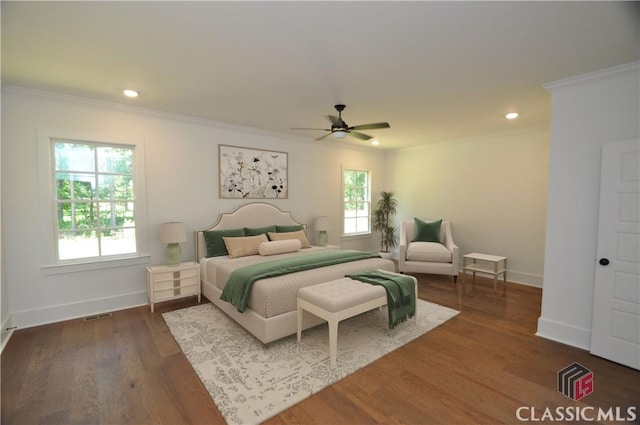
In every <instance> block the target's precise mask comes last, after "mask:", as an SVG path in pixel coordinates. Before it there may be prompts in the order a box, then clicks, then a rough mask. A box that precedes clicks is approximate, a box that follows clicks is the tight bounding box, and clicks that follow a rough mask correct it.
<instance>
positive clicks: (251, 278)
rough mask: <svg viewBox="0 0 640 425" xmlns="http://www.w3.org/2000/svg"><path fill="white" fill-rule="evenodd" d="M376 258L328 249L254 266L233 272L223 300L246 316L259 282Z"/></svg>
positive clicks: (372, 255)
mask: <svg viewBox="0 0 640 425" xmlns="http://www.w3.org/2000/svg"><path fill="white" fill-rule="evenodd" d="M376 257H380V256H379V255H378V254H372V253H370V252H363V251H350V250H327V251H321V252H316V253H313V254H305V255H297V256H295V257H287V258H279V259H277V260H271V261H265V262H263V263H257V264H251V265H249V266H244V267H240V268H239V269H236V270H234V271H233V272H231V274H230V275H229V279H228V280H227V283H226V284H225V286H224V289H223V290H222V294H220V299H221V300H223V301H227V302H229V303H231V304H233V305H234V306H235V307H236V309H237V310H238V311H239V312H241V313H242V312H244V310H245V309H246V308H247V304H248V302H249V293H250V292H251V287H252V286H253V284H254V283H255V282H256V281H257V280H260V279H265V278H268V277H275V276H281V275H284V274H288V273H295V272H299V271H303V270H310V269H316V268H319V267H325V266H332V265H334V264H340V263H347V262H349V261H357V260H365V259H367V258H376Z"/></svg>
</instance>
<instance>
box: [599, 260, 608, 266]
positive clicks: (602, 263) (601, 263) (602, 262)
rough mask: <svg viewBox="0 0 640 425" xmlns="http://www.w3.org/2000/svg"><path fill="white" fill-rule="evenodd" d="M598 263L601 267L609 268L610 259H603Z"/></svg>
mask: <svg viewBox="0 0 640 425" xmlns="http://www.w3.org/2000/svg"><path fill="white" fill-rule="evenodd" d="M598 263H600V265H601V266H608V265H609V259H608V258H601V259H600V261H598Z"/></svg>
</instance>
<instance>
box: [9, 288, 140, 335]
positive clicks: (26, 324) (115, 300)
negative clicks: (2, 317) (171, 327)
mask: <svg viewBox="0 0 640 425" xmlns="http://www.w3.org/2000/svg"><path fill="white" fill-rule="evenodd" d="M146 304H147V292H146V291H141V292H131V293H128V294H121V295H117V296H113V297H105V298H96V299H93V300H86V301H81V302H75V303H69V304H61V305H56V306H49V307H45V308H41V309H33V310H25V311H18V312H14V313H12V314H11V326H12V327H15V328H17V329H22V328H30V327H33V326H40V325H46V324H49V323H55V322H62V321H64V320H71V319H78V318H81V317H86V316H90V315H95V314H103V313H108V312H111V311H117V310H124V309H127V308H132V307H139V306H141V305H146ZM3 329H5V327H4V326H3Z"/></svg>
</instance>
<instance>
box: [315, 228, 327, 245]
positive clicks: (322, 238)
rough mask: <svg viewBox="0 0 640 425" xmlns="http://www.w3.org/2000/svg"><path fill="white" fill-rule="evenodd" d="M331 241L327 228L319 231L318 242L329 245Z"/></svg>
mask: <svg viewBox="0 0 640 425" xmlns="http://www.w3.org/2000/svg"><path fill="white" fill-rule="evenodd" d="M328 243H329V234H328V233H327V231H326V230H320V231H319V232H318V244H319V245H320V246H327V244H328Z"/></svg>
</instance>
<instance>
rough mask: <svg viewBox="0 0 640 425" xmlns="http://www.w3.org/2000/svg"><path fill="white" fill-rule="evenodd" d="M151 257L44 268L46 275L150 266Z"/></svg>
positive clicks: (57, 265)
mask: <svg viewBox="0 0 640 425" xmlns="http://www.w3.org/2000/svg"><path fill="white" fill-rule="evenodd" d="M149 259H150V256H149V255H141V256H139V257H133V258H118V259H114V260H100V261H92V262H88V263H76V264H55V265H50V266H42V271H43V272H44V274H45V275H55V274H65V273H78V272H87V271H92V270H100V269H110V268H115V267H127V266H136V265H139V264H149Z"/></svg>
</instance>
